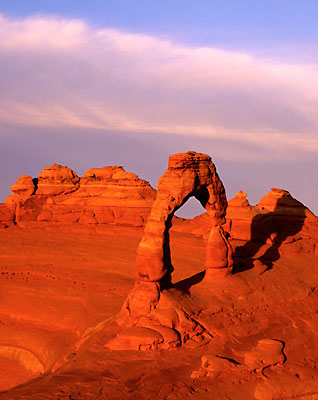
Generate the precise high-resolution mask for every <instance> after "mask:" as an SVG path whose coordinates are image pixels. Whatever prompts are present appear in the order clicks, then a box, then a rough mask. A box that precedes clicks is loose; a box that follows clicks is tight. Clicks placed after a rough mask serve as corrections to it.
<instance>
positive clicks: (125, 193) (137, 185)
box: [0, 164, 156, 228]
mask: <svg viewBox="0 0 318 400" xmlns="http://www.w3.org/2000/svg"><path fill="white" fill-rule="evenodd" d="M11 190H12V192H13V193H12V195H11V196H9V197H8V198H7V199H6V202H5V203H4V204H0V223H1V224H2V227H6V226H10V225H12V224H16V225H18V226H20V227H24V228H28V227H38V226H39V227H41V226H51V225H72V224H77V223H80V224H84V225H92V224H95V225H96V224H116V225H131V226H143V225H144V224H145V221H146V219H147V217H148V215H149V213H150V209H151V206H152V203H153V201H154V198H155V195H156V191H155V189H153V188H152V187H151V186H150V185H149V183H148V182H146V181H144V180H142V179H139V178H138V176H137V175H135V174H133V173H130V172H126V171H125V170H124V169H123V168H122V167H117V166H111V167H103V168H92V169H89V170H87V171H86V172H85V174H84V177H78V176H77V174H76V172H74V171H73V170H71V169H70V168H68V167H66V166H61V165H58V164H53V165H51V166H50V167H46V168H44V169H43V171H42V172H41V173H40V174H39V176H38V177H37V178H35V179H32V177H30V176H28V175H22V176H21V177H20V178H19V179H18V180H17V182H16V183H15V184H14V185H13V186H12V188H11Z"/></svg>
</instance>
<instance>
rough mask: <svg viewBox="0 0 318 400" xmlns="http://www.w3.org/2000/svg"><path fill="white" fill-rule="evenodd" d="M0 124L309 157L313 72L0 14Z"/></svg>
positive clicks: (316, 98)
mask: <svg viewBox="0 0 318 400" xmlns="http://www.w3.org/2000/svg"><path fill="white" fill-rule="evenodd" d="M0 60H1V74H0V122H2V123H6V124H21V125H27V126H43V127H52V126H56V127H85V128H89V127H91V128H97V129H100V130H101V133H102V131H103V130H105V129H106V130H113V131H116V130H118V131H126V132H136V131H138V132H142V131H144V132H159V133H162V134H164V133H170V134H171V133H175V134H182V135H191V136H195V135H197V136H200V137H212V138H219V139H222V140H228V141H234V142H235V143H237V144H238V145H237V148H238V150H237V151H238V152H239V151H240V145H241V148H242V153H243V150H244V144H251V145H253V146H254V145H255V146H258V147H259V148H260V149H262V151H263V150H264V149H266V150H268V151H273V152H275V151H277V149H278V148H279V149H283V150H284V153H285V154H286V157H288V154H290V155H291V154H293V152H294V151H297V150H299V149H301V150H302V151H305V152H308V153H311V154H312V153H313V154H318V137H317V136H318V133H317V132H318V129H317V128H318V113H317V110H318V90H317V88H318V69H317V67H316V66H314V65H310V64H308V65H300V64H297V63H295V64H286V63H278V62H277V60H276V61H271V60H268V59H267V60H265V59H261V58H257V57H255V56H254V57H253V56H251V55H249V54H244V53H239V52H231V51H225V50H222V49H216V48H210V47H201V48H200V47H196V48H194V47H186V46H184V45H179V44H177V43H173V42H169V41H166V40H161V39H158V38H156V37H151V36H147V35H142V34H131V33H127V32H121V31H117V30H113V29H103V30H100V29H99V30H98V29H94V27H91V26H89V25H87V24H86V23H85V22H84V21H81V20H66V19H61V18H59V17H48V16H34V17H32V18H25V19H14V20H13V19H8V18H6V17H5V16H0Z"/></svg>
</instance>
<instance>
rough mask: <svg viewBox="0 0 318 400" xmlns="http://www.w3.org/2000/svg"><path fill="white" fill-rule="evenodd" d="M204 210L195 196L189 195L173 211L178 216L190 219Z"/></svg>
mask: <svg viewBox="0 0 318 400" xmlns="http://www.w3.org/2000/svg"><path fill="white" fill-rule="evenodd" d="M205 212H206V209H205V208H204V207H203V206H202V204H201V203H200V201H198V200H197V199H196V198H195V196H191V197H190V198H189V199H188V200H187V201H186V202H185V203H184V204H183V205H182V206H181V207H180V208H179V209H178V210H177V211H176V212H175V213H174V215H175V216H176V217H179V218H185V219H192V218H195V217H197V216H199V215H202V214H204V213H205Z"/></svg>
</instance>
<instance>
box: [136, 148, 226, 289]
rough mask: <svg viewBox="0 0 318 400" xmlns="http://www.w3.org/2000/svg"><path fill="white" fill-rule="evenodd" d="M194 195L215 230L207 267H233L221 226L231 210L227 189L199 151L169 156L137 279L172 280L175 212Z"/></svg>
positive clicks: (147, 228)
mask: <svg viewBox="0 0 318 400" xmlns="http://www.w3.org/2000/svg"><path fill="white" fill-rule="evenodd" d="M191 196H194V197H195V198H196V199H198V200H199V201H200V203H201V204H202V206H203V207H205V208H206V209H207V214H208V216H209V218H210V221H211V225H212V226H213V227H214V228H213V229H212V230H211V234H210V237H209V239H208V244H207V256H206V264H205V267H206V268H227V267H229V268H230V267H231V266H232V253H231V247H230V245H229V243H228V240H227V239H226V238H225V236H224V233H223V229H222V228H221V225H222V224H223V223H224V222H225V219H224V218H225V213H226V207H227V201H226V195H225V189H224V187H223V185H222V182H221V180H220V178H219V177H218V175H217V172H216V169H215V166H214V165H213V163H212V161H211V158H210V157H209V156H208V155H206V154H200V153H195V152H188V153H180V154H175V155H172V156H170V157H169V163H168V169H167V170H166V172H165V173H164V174H163V176H162V177H161V178H160V179H159V182H158V188H157V197H156V200H155V202H154V204H153V207H152V211H151V214H150V216H149V218H148V221H147V224H146V226H145V230H144V236H143V238H142V240H141V242H140V244H139V247H138V249H137V255H136V277H137V280H143V281H148V282H159V281H161V280H166V281H170V274H171V272H172V270H173V268H172V265H171V257H170V247H169V229H170V227H171V219H172V217H173V215H174V212H175V211H176V210H178V209H179V208H180V207H182V205H183V204H184V203H185V202H186V201H187V200H188V199H189V198H190V197H191Z"/></svg>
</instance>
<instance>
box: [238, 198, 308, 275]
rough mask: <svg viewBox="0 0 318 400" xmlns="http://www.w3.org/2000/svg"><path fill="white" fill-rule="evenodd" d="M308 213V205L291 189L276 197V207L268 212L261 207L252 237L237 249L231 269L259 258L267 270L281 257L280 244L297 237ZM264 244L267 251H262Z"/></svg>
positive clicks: (247, 266)
mask: <svg viewBox="0 0 318 400" xmlns="http://www.w3.org/2000/svg"><path fill="white" fill-rule="evenodd" d="M305 217H306V216H305V207H304V206H303V205H302V204H301V203H300V202H298V201H297V200H295V199H293V198H292V197H291V196H290V195H289V193H288V192H286V193H283V195H282V197H281V198H278V199H277V200H276V204H275V206H274V209H273V211H271V212H267V213H266V212H264V208H263V207H260V213H259V214H257V215H255V217H254V218H253V220H252V223H251V238H250V240H249V241H247V242H246V243H245V244H244V245H243V246H239V247H237V248H236V249H235V252H234V260H235V263H234V268H233V272H232V273H233V274H235V273H238V272H242V271H245V270H248V269H251V268H253V267H254V266H255V261H256V260H258V261H259V262H260V263H262V264H264V265H265V266H266V268H265V270H264V272H265V271H266V270H269V269H271V268H273V264H274V262H275V261H277V260H278V259H279V258H280V254H279V248H280V246H281V245H282V244H287V243H292V242H293V241H295V240H296V239H297V238H296V237H295V236H296V235H297V234H298V233H299V232H300V231H301V229H302V227H303V225H304V220H305ZM263 246H264V248H265V252H264V253H263V254H262V255H259V252H260V250H261V248H262V247H263Z"/></svg>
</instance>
